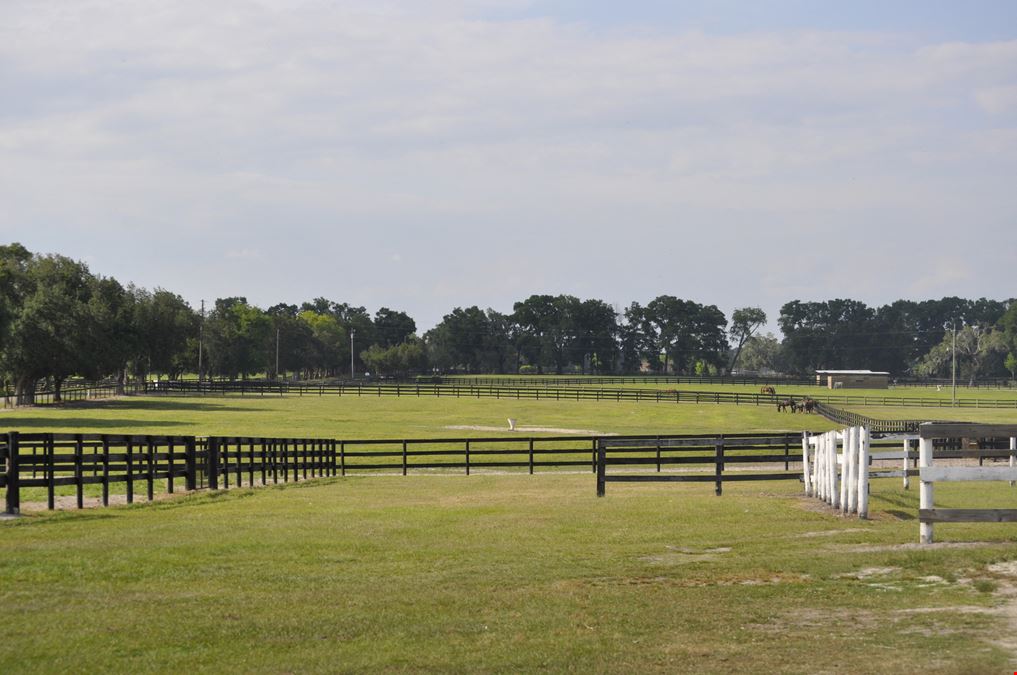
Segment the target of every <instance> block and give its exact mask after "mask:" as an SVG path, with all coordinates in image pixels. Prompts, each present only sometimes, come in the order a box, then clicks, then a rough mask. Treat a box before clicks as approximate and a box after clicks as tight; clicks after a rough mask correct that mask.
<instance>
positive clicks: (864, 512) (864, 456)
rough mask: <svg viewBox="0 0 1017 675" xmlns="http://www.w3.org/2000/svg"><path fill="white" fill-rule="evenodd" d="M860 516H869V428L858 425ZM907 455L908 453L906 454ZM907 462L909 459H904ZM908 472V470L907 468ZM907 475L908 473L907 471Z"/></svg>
mask: <svg viewBox="0 0 1017 675" xmlns="http://www.w3.org/2000/svg"><path fill="white" fill-rule="evenodd" d="M858 433H859V435H860V436H861V438H859V443H858V517H859V518H868V517H869V441H870V440H871V439H870V436H869V429H868V427H858ZM904 457H905V458H906V457H907V453H905V454H904ZM904 461H905V462H907V459H905V460H904ZM905 472H906V470H905ZM905 475H907V474H906V473H905Z"/></svg>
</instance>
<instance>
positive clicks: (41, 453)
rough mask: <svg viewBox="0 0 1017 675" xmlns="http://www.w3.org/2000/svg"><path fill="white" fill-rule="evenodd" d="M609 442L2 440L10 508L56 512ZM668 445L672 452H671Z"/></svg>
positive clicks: (522, 457) (538, 454)
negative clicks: (64, 507)
mask: <svg viewBox="0 0 1017 675" xmlns="http://www.w3.org/2000/svg"><path fill="white" fill-rule="evenodd" d="M790 436H795V437H798V438H800V436H797V435H795V434H792V435H790ZM790 436H789V437H790ZM689 437H690V436H689V435H680V434H679V435H673V434H672V435H645V436H639V437H638V438H640V439H642V440H643V441H644V442H646V443H649V444H650V446H651V447H655V446H656V445H659V444H662V443H663V444H666V443H667V442H669V441H670V440H674V439H682V438H689ZM602 438H605V437H603V436H551V437H509V438H506V437H498V438H427V439H357V440H344V439H331V438H256V437H222V436H209V437H197V436H149V435H116V434H55V433H20V432H18V431H11V432H9V433H6V434H0V461H2V467H3V471H2V472H0V489H3V490H4V491H5V495H6V497H5V499H6V510H7V512H8V513H18V512H19V510H20V508H21V501H22V498H23V496H24V495H25V494H27V495H29V498H31V497H32V495H36V496H37V497H36V500H41V499H42V498H43V495H44V497H45V500H46V503H47V506H48V508H50V509H53V508H55V507H56V504H57V498H58V497H61V496H67V497H70V496H73V497H74V498H75V502H74V503H75V505H76V506H77V508H83V507H84V505H85V497H86V495H88V494H91V495H92V496H93V497H99V498H100V499H99V502H100V503H101V504H102V505H103V506H108V505H109V504H110V501H111V499H110V498H111V492H113V490H118V491H120V490H121V488H122V494H124V495H125V498H126V501H127V503H133V502H134V500H135V497H136V496H138V494H139V493H143V494H144V496H145V497H146V498H147V499H148V500H152V499H155V495H156V493H157V492H160V493H161V492H163V491H165V492H166V493H173V492H174V491H175V490H176V489H179V488H181V487H182V488H183V489H185V490H197V489H202V488H208V489H211V490H217V489H228V488H231V487H243V486H254V485H259V484H260V485H266V484H275V483H285V482H290V481H299V480H308V479H313V478H321V477H328V476H346V475H349V474H351V473H379V472H388V473H398V474H401V475H404V476H405V475H407V474H409V473H411V472H414V473H426V472H453V471H454V472H459V471H462V472H464V473H465V474H467V475H469V474H471V473H474V472H477V471H487V472H490V471H506V470H514V471H519V472H528V473H530V474H533V473H536V472H538V471H540V470H544V469H555V470H562V469H571V470H586V471H590V472H593V471H595V470H596V455H597V443H598V441H599V440H601V439H602ZM661 447H662V453H664V454H663V455H662V456H666V451H665V450H664V449H663V448H664V446H661ZM791 450H793V446H791V445H789V446H788V448H785V454H787V453H788V452H790V451H791ZM792 455H793V452H792ZM788 461H793V456H791V455H789V459H788ZM92 486H98V489H96V488H93V487H92ZM68 488H70V489H68ZM33 490H34V492H32V491H33ZM25 491H28V492H25ZM96 492H98V494H96Z"/></svg>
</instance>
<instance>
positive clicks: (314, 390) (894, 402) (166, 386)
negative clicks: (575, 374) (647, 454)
mask: <svg viewBox="0 0 1017 675" xmlns="http://www.w3.org/2000/svg"><path fill="white" fill-rule="evenodd" d="M144 393H147V394H184V395H187V394H190V395H200V396H219V395H221V396H225V395H229V394H239V395H241V396H285V395H290V396H361V397H363V396H378V397H380V396H397V397H399V396H411V397H412V396H416V397H421V396H425V397H439V398H440V397H443V396H445V397H450V398H496V399H519V400H527V399H532V400H557V401H649V402H656V403H700V404H702V403H715V404H722V403H727V404H733V405H757V406H759V405H774V406H775V405H776V404H777V403H778V402H779V401H782V400H785V399H788V398H794V396H789V395H787V394H781V393H780V392H777V393H775V394H763V393H756V392H733V391H694V390H691V391H687V390H680V389H607V388H592V387H556V388H552V387H515V386H498V385H480V384H423V383H419V384H418V383H359V384H316V385H308V384H303V383H289V382H257V381H251V382H243V381H240V382H211V381H206V382H201V383H199V382H196V381H173V382H161V383H158V384H156V383H151V384H148V385H146V387H145V390H144ZM797 398H798V399H799V400H800V399H802V398H803V397H802V396H800V395H798V396H797ZM808 398H811V399H812V400H813V401H817V402H820V403H827V404H841V405H882V406H898V407H913V408H930V407H931V408H949V407H953V406H952V403H951V401H950V400H949V399H945V398H931V397H917V396H915V397H906V396H864V395H863V396H858V395H851V394H810V395H809V396H808ZM956 407H959V408H987V409H988V408H1013V409H1017V398H1008V399H978V398H972V399H958V400H957V406H956Z"/></svg>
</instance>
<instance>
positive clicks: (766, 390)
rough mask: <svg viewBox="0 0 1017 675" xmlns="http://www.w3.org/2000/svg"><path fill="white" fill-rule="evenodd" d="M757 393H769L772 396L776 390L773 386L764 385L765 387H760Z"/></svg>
mask: <svg viewBox="0 0 1017 675" xmlns="http://www.w3.org/2000/svg"><path fill="white" fill-rule="evenodd" d="M759 393H760V394H769V395H770V396H773V395H774V394H776V393H777V391H776V390H775V389H774V388H773V387H770V386H766V387H760V388H759Z"/></svg>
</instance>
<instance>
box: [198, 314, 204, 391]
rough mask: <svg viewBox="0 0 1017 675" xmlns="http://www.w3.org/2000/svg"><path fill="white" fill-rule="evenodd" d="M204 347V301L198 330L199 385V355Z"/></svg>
mask: <svg viewBox="0 0 1017 675" xmlns="http://www.w3.org/2000/svg"><path fill="white" fill-rule="evenodd" d="M204 345H205V301H204V300H202V301H201V325H200V326H199V328H198V384H201V380H202V377H201V375H202V372H203V369H202V367H201V366H202V359H201V353H202V352H203V351H204Z"/></svg>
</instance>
